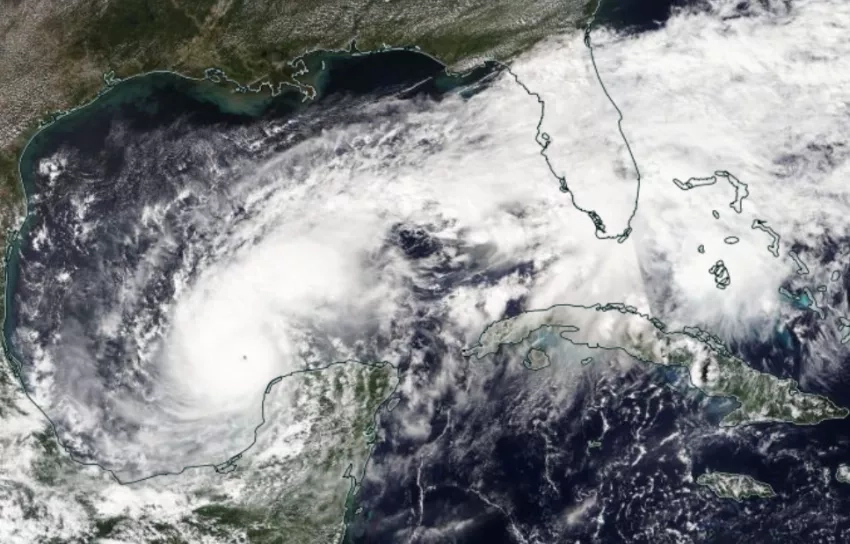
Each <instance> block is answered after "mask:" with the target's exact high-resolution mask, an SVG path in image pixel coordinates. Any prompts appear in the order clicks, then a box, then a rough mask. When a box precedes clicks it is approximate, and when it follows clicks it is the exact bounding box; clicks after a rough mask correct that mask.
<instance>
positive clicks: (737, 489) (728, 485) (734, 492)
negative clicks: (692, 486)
mask: <svg viewBox="0 0 850 544" xmlns="http://www.w3.org/2000/svg"><path fill="white" fill-rule="evenodd" d="M696 482H697V484H699V485H702V486H705V487H707V488H709V489H710V490H711V491H712V493H714V494H715V495H717V496H718V497H720V498H722V499H732V500H735V501H738V502H741V501H743V500H744V499H753V498H755V499H769V498H772V497H775V496H776V493H775V492H774V491H773V488H772V487H771V486H770V485H769V484H766V483H764V482H760V481H758V480H756V479H754V478H753V477H752V476H747V475H746V474H734V473H731V472H706V473H705V474H701V475H700V476H699V477H698V478H697V480H696Z"/></svg>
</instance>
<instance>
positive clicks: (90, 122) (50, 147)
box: [3, 47, 501, 468]
mask: <svg viewBox="0 0 850 544" xmlns="http://www.w3.org/2000/svg"><path fill="white" fill-rule="evenodd" d="M294 62H297V63H300V64H301V71H300V75H299V80H298V81H296V82H294V83H287V84H281V85H280V86H279V87H277V88H272V87H271V86H269V85H265V86H259V87H257V88H249V87H247V86H242V85H240V84H239V83H237V82H234V81H232V80H230V79H228V78H227V77H226V75H225V74H223V73H221V72H219V71H216V70H210V71H208V74H207V77H206V78H203V79H197V78H190V77H187V76H184V75H181V74H178V73H174V72H151V73H147V74H142V75H139V76H134V77H131V78H127V79H124V80H118V81H115V82H112V83H111V84H110V85H109V86H108V87H107V88H105V89H104V90H103V91H102V92H101V93H100V94H99V95H98V97H97V98H96V99H94V100H92V101H91V102H89V103H87V104H85V105H83V106H81V107H79V108H76V109H74V110H71V111H69V112H66V113H64V114H62V115H59V116H57V117H56V118H55V119H54V120H53V121H52V122H49V123H46V124H45V125H44V126H43V128H41V129H40V130H39V131H38V132H37V133H36V134H35V135H34V136H33V137H32V138H31V140H30V141H29V143H28V145H27V146H26V148H25V150H24V152H23V153H22V156H21V159H20V163H19V165H20V179H21V181H22V184H23V188H24V191H25V195H26V204H27V213H26V216H25V218H24V220H23V222H22V223H21V226H20V229H19V230H18V232H17V233H16V234H15V236H13V237H12V238H11V241H10V242H9V244H8V245H7V248H6V255H5V259H6V278H5V280H6V284H5V301H6V308H5V317H4V323H3V344H4V350H5V352H6V356H7V360H8V361H9V363H10V364H11V365H12V367H13V371H14V373H15V376H16V377H17V378H18V379H19V380H20V382H21V384H22V386H23V388H24V391H25V392H26V393H27V396H28V397H29V398H30V400H31V401H32V402H33V403H34V404H35V405H36V406H37V407H38V408H39V409H40V410H41V411H42V413H44V415H45V416H46V417H47V418H48V420H49V421H50V423H51V425H52V426H53V427H54V429H57V432H58V434H59V438H60V443H61V444H62V446H63V448H64V449H65V450H66V452H68V453H69V454H70V455H71V456H72V458H74V459H75V460H80V459H79V458H78V457H77V454H79V455H80V456H82V457H83V459H82V460H84V461H86V462H88V463H91V462H92V461H93V460H94V461H95V463H97V455H96V453H95V452H92V451H90V450H88V449H87V448H85V447H83V448H79V445H77V446H74V445H71V444H69V443H66V442H64V441H63V440H62V433H61V432H59V429H61V428H62V426H61V425H58V426H57V424H56V421H54V420H53V414H52V413H50V410H49V409H45V407H43V406H40V404H39V403H38V402H37V401H36V400H35V399H34V397H33V396H32V395H31V391H32V383H31V380H34V379H36V376H35V375H36V374H37V371H36V370H35V369H34V368H33V365H32V364H31V361H30V359H31V358H30V357H28V354H26V353H22V352H21V350H20V349H19V346H18V342H17V340H18V336H16V334H18V333H19V327H20V315H21V305H22V304H24V303H28V302H29V301H30V300H31V299H32V297H34V296H36V293H37V287H38V286H36V285H32V286H27V285H23V284H22V282H21V267H22V256H24V255H26V256H27V257H28V258H29V259H30V260H31V261H32V262H37V264H38V266H39V267H43V268H46V269H48V270H51V269H53V270H54V272H57V273H58V271H59V270H60V269H62V268H63V267H65V268H69V267H70V268H75V267H76V266H77V265H78V264H82V263H74V262H71V263H69V262H63V260H62V259H58V260H54V261H53V262H51V261H50V260H44V261H40V259H41V257H39V256H38V255H39V252H38V241H37V240H35V237H36V235H35V233H34V232H33V222H34V217H35V213H36V210H35V207H36V203H38V205H39V206H41V207H40V208H39V209H38V210H37V212H38V213H40V214H41V215H42V216H43V215H45V213H46V214H47V215H50V214H51V212H52V211H53V210H55V209H56V208H55V206H54V204H57V203H58V202H61V201H62V199H63V198H65V197H66V195H65V193H64V191H63V190H62V188H59V190H58V191H53V192H51V193H50V196H49V197H48V196H46V195H47V193H46V189H47V188H46V186H45V183H44V182H45V181H46V180H47V179H48V177H45V176H44V175H42V176H41V177H39V168H40V166H39V165H40V162H41V161H42V159H43V158H44V157H47V156H50V155H51V154H53V153H56V152H57V150H59V149H61V148H62V147H63V146H65V145H66V144H69V143H70V144H72V146H73V147H74V148H75V149H77V150H81V151H82V152H83V153H88V154H91V155H92V156H94V155H97V154H98V153H101V152H102V149H103V147H104V141H105V139H106V138H108V136H109V133H110V129H111V123H112V122H113V120H114V118H115V117H116V116H118V115H120V116H121V117H122V119H123V120H125V121H126V122H127V123H128V126H131V127H132V128H133V129H134V130H138V131H139V132H140V133H144V131H146V130H150V129H151V128H152V127H158V126H164V125H168V124H169V123H173V122H174V121H175V119H179V120H180V122H181V123H185V124H186V125H187V126H189V127H226V128H227V129H232V128H233V127H240V126H252V125H256V124H260V123H263V122H270V121H281V120H286V119H289V118H291V117H293V116H295V115H298V114H303V113H305V112H306V113H309V112H310V111H312V110H322V109H323V108H325V107H326V106H327V105H328V104H333V105H337V106H338V105H339V104H340V103H343V104H344V103H345V101H346V100H349V99H351V98H357V97H359V98H363V99H365V100H371V99H373V98H374V99H376V100H377V99H380V98H386V97H394V98H399V99H402V100H408V99H417V98H423V97H427V99H428V100H433V101H439V100H440V98H441V97H442V96H445V95H447V94H452V93H460V94H462V95H465V94H474V93H476V92H478V91H479V90H480V89H482V88H483V87H484V86H486V84H487V81H488V80H489V79H490V78H491V76H493V75H494V74H496V73H498V72H499V71H500V70H501V65H499V64H498V63H489V62H488V63H485V64H483V65H479V66H478V67H476V68H474V69H472V70H469V71H467V72H464V73H452V72H450V71H448V69H447V67H446V66H445V65H444V64H442V63H441V62H439V61H438V60H436V59H435V58H433V57H431V56H429V55H427V54H424V53H421V52H419V51H417V50H416V49H386V50H382V51H374V52H360V51H357V50H356V49H354V48H353V47H352V50H351V51H316V52H313V53H309V54H307V55H306V56H304V57H302V58H300V59H297V61H294ZM364 97H365V98H364ZM187 130H191V129H187ZM320 130H321V127H316V128H315V131H317V132H318V131H320ZM131 137H132V135H131ZM120 160H121V159H120V158H119V157H110V158H108V159H107V160H106V161H105V163H104V164H106V171H103V172H93V173H92V174H93V175H94V176H100V177H101V178H102V182H101V183H99V184H98V190H108V188H107V189H104V187H105V186H106V185H108V183H109V177H110V175H111V174H113V172H110V171H109V168H110V166H115V168H119V166H118V165H117V164H112V163H110V161H113V162H115V161H117V162H120ZM41 173H42V174H44V172H41ZM139 174H140V175H141V176H144V175H145V172H140V173H139ZM69 189H70V188H69ZM123 196H126V195H115V198H117V199H121V198H122V197H123ZM49 198H53V199H56V201H57V202H50V201H46V200H48V199H49ZM108 200H109V199H107V202H108ZM111 211H112V210H110V208H109V207H107V206H104V207H102V208H101V209H99V210H97V213H98V214H103V216H104V217H108V216H109V214H110V213H111ZM59 219H60V218H59V217H58V215H57V216H56V217H54V218H50V217H47V218H46V220H47V221H52V220H59ZM65 242H68V241H67V240H66V241H65ZM96 243H97V242H95V244H96ZM81 268H83V269H84V268H86V266H85V265H83V266H82V267H81ZM81 295H83V296H84V295H85V294H81ZM110 364H117V365H119V366H120V364H121V362H120V361H113V362H111V363H110ZM261 392H262V391H259V392H258V393H261ZM259 417H260V414H259V413H258V414H257V420H258V421H259ZM104 468H110V467H107V466H106V465H104Z"/></svg>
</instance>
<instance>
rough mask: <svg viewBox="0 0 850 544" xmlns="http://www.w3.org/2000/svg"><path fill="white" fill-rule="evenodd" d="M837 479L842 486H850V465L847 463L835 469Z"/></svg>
mask: <svg viewBox="0 0 850 544" xmlns="http://www.w3.org/2000/svg"><path fill="white" fill-rule="evenodd" d="M835 479H836V480H838V481H839V482H841V483H842V484H850V465H848V464H846V463H841V464H840V465H838V468H837V469H835Z"/></svg>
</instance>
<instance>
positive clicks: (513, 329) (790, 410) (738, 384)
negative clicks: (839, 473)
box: [465, 304, 850, 426]
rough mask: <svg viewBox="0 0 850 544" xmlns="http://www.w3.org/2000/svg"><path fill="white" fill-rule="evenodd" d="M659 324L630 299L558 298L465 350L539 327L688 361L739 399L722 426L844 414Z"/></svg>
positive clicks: (512, 339)
mask: <svg viewBox="0 0 850 544" xmlns="http://www.w3.org/2000/svg"><path fill="white" fill-rule="evenodd" d="M666 329H667V326H666V325H665V324H664V323H663V322H661V321H659V320H658V319H654V318H651V317H649V316H648V315H645V314H642V313H640V312H638V311H637V310H636V309H635V308H634V307H632V306H625V305H623V304H606V305H601V304H595V305H593V306H581V305H572V304H560V305H557V306H552V307H551V308H547V309H544V310H532V311H528V312H525V313H523V314H520V315H518V316H515V317H512V318H509V319H503V320H500V321H496V322H494V323H491V324H490V325H489V326H488V327H487V328H486V329H485V330H484V332H482V333H481V336H480V337H479V339H478V344H477V345H475V346H473V347H471V348H469V349H467V350H466V351H465V354H466V355H467V356H475V357H476V358H478V359H481V358H483V357H486V356H489V355H492V354H495V353H497V352H498V351H499V349H500V348H501V346H503V345H514V344H521V343H525V342H530V341H531V340H532V339H533V338H534V337H535V333H538V335H539V333H541V332H544V331H545V333H546V334H547V335H548V337H552V338H560V339H561V340H563V341H564V342H566V343H568V344H571V345H575V346H584V347H588V348H593V349H601V350H608V351H617V352H622V353H624V354H626V355H628V356H630V357H633V358H635V359H637V360H639V361H641V362H644V363H650V364H659V365H666V366H681V367H685V368H687V369H688V372H689V375H690V381H691V384H692V385H693V386H694V387H697V388H698V389H700V390H701V391H703V392H704V393H705V394H707V395H709V396H714V397H731V398H733V399H735V400H736V401H737V403H738V406H737V407H736V408H735V409H734V410H733V411H731V412H730V413H728V414H727V415H726V416H725V417H724V418H723V420H722V421H721V423H720V424H721V426H735V425H744V424H753V423H763V422H784V423H793V424H796V425H815V424H817V423H820V422H822V421H825V420H828V419H842V418H845V417H847V415H848V414H850V411H848V410H847V409H846V408H842V407H840V406H837V405H835V404H834V403H833V402H832V401H831V400H829V399H827V398H826V397H823V396H820V395H814V394H810V393H805V392H802V391H800V390H799V389H798V387H797V384H796V382H794V381H793V380H790V379H780V378H777V377H776V376H773V375H771V374H767V373H764V372H759V371H757V370H755V369H753V368H752V367H750V366H749V365H747V364H746V362H744V361H743V360H741V359H740V358H738V357H735V356H734V355H733V354H732V353H731V352H730V351H729V350H728V348H727V347H726V346H725V345H723V343H722V342H721V341H720V340H719V339H718V338H717V337H715V336H713V335H711V334H710V333H708V332H706V331H703V330H701V329H698V328H695V327H685V328H684V329H683V330H681V331H667V330H666ZM535 347H537V348H538V349H544V348H540V347H539V346H535ZM546 349H552V348H546ZM550 355H551V354H550Z"/></svg>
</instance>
